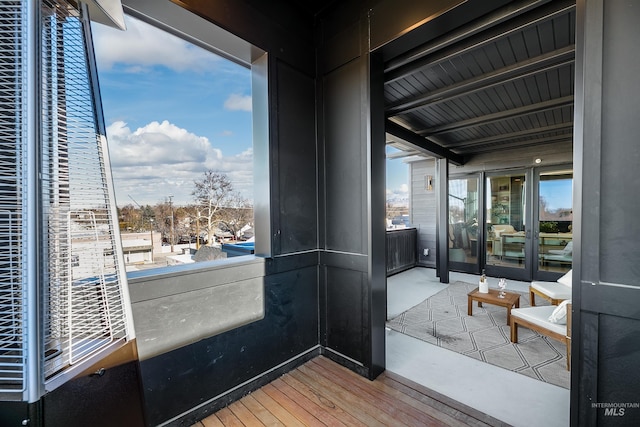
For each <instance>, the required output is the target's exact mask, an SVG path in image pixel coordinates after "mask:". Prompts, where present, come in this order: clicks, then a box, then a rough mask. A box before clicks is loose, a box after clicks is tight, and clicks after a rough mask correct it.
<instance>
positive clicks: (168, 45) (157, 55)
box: [93, 16, 255, 271]
mask: <svg viewBox="0 0 640 427" xmlns="http://www.w3.org/2000/svg"><path fill="white" fill-rule="evenodd" d="M192 19H195V17H193V18H192ZM125 22H126V25H127V31H124V32H123V31H119V30H116V29H112V28H109V27H106V26H103V25H101V24H93V34H94V44H95V51H96V58H97V63H98V71H99V77H100V86H101V94H102V102H103V110H104V116H105V121H106V125H107V138H108V143H109V149H110V155H111V167H112V173H113V179H114V185H115V193H116V200H117V204H118V215H119V218H118V219H119V225H120V233H121V238H122V246H123V250H124V253H125V264H126V269H127V271H135V270H142V269H149V268H157V267H165V266H172V265H180V264H190V263H195V262H198V261H205V260H213V259H219V258H226V257H230V256H236V255H238V254H244V253H253V252H254V244H255V243H254V240H255V237H254V236H255V223H254V219H253V218H254V215H253V199H254V197H253V192H254V185H253V179H254V172H253V170H254V159H253V156H254V149H253V134H252V128H253V114H252V110H253V102H252V88H251V86H252V70H251V66H250V64H246V63H244V64H242V63H239V62H240V61H235V62H234V61H231V60H230V59H227V58H225V57H223V56H220V55H217V54H215V53H213V52H212V51H211V50H208V49H205V48H203V47H201V46H203V45H205V44H206V43H203V41H202V40H199V39H190V40H185V39H182V38H179V37H177V36H174V35H173V34H171V33H169V32H167V31H165V30H162V29H159V28H156V27H154V26H151V25H149V24H147V23H145V22H144V21H142V20H139V19H135V18H133V17H131V16H126V17H125ZM208 25H209V26H210V25H211V24H208ZM239 248H240V249H242V250H241V251H240V252H238V249H239Z"/></svg>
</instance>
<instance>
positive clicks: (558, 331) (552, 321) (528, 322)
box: [510, 300, 571, 370]
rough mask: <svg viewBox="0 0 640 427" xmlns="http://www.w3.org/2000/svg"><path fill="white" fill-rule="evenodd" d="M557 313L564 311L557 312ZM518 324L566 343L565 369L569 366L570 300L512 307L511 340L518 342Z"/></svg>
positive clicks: (568, 368)
mask: <svg viewBox="0 0 640 427" xmlns="http://www.w3.org/2000/svg"><path fill="white" fill-rule="evenodd" d="M558 313H564V315H562V314H558ZM518 326H524V327H525V328H528V329H531V330H533V331H536V332H538V333H539V334H541V335H544V336H547V337H549V338H553V339H556V340H558V341H560V342H564V343H565V344H566V345H567V370H570V368H571V300H568V301H566V302H565V303H564V304H561V305H559V306H557V307H556V306H553V305H546V306H538V307H523V308H514V309H512V310H511V323H510V327H511V342H513V343H517V342H518Z"/></svg>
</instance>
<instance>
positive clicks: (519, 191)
mask: <svg viewBox="0 0 640 427" xmlns="http://www.w3.org/2000/svg"><path fill="white" fill-rule="evenodd" d="M525 177H526V175H525V173H524V172H516V173H513V174H508V175H499V176H489V177H487V181H486V197H487V198H486V209H487V214H486V233H485V235H486V236H487V237H486V241H485V257H486V258H485V260H486V261H485V264H486V266H487V267H490V266H495V267H500V268H511V269H513V268H516V269H522V270H524V269H526V265H527V263H526V253H527V237H528V235H527V233H526V230H525V226H526V215H525V212H526V185H525Z"/></svg>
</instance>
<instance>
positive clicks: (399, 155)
mask: <svg viewBox="0 0 640 427" xmlns="http://www.w3.org/2000/svg"><path fill="white" fill-rule="evenodd" d="M421 154H422V153H420V152H419V151H416V150H411V151H399V152H397V153H390V154H387V159H388V160H395V159H403V158H405V157H411V156H419V155H421Z"/></svg>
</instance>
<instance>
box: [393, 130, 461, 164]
mask: <svg viewBox="0 0 640 427" xmlns="http://www.w3.org/2000/svg"><path fill="white" fill-rule="evenodd" d="M386 131H387V133H390V134H391V135H393V136H395V137H397V138H400V139H402V140H403V141H406V142H407V143H408V144H410V145H412V146H413V147H414V148H415V149H416V150H418V151H420V152H423V153H426V154H428V155H430V156H433V157H436V158H439V159H447V160H449V161H450V162H452V163H454V164H456V165H462V164H464V159H463V157H462V156H461V155H459V154H456V153H454V152H452V151H450V150H448V149H446V148H444V147H442V146H441V145H439V144H436V143H435V142H433V141H430V140H428V139H426V138H424V137H422V136H420V135H418V134H416V133H415V132H413V131H411V130H409V129H407V128H405V127H403V126H400V125H399V124H397V123H394V122H392V121H391V120H387V121H386Z"/></svg>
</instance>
